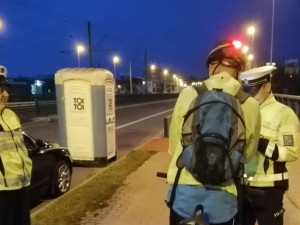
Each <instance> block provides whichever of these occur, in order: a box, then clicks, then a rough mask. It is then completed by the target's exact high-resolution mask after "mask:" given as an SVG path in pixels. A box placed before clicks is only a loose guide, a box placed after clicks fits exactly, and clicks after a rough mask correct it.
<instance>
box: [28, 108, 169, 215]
mask: <svg viewBox="0 0 300 225" xmlns="http://www.w3.org/2000/svg"><path fill="white" fill-rule="evenodd" d="M173 105H174V103H173V104H172V103H171V109H167V110H166V107H168V105H165V103H164V106H161V105H159V104H152V105H151V106H149V105H147V107H146V106H143V107H141V106H135V107H129V108H127V110H125V109H124V108H123V109H122V112H121V115H119V118H120V119H121V120H119V121H124V123H122V124H121V125H120V126H117V127H116V139H117V154H118V158H121V157H122V156H123V155H125V154H126V153H128V152H129V151H131V150H133V149H136V148H138V146H139V145H141V144H143V143H145V142H146V141H147V140H149V139H151V138H153V137H156V136H161V135H162V134H163V118H164V117H165V116H167V115H169V114H170V113H171V112H172V107H173ZM145 107H146V108H145ZM161 109H164V111H163V112H161V111H160V110H161ZM117 111H119V110H117ZM120 111H121V109H120ZM132 113H135V114H134V115H135V116H134V117H132ZM149 113H152V114H149ZM137 115H138V116H137ZM124 117H128V118H127V119H124ZM133 119H134V120H133ZM23 127H24V130H25V131H26V132H27V133H29V134H31V135H32V136H34V137H36V138H40V139H42V140H48V141H52V142H59V141H58V139H59V136H58V124H57V122H38V123H31V124H25V126H23ZM103 169H104V168H99V167H78V166H74V167H73V176H72V183H71V189H72V188H73V187H75V186H77V185H79V184H80V183H82V182H83V181H85V180H86V179H88V178H89V177H91V176H93V175H94V174H95V173H97V172H99V171H101V170H103ZM47 203H48V202H43V203H42V204H40V205H37V206H36V207H35V208H33V209H32V210H31V212H33V211H35V210H37V209H39V208H41V207H43V206H44V205H45V204H47Z"/></svg>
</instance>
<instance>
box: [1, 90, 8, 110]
mask: <svg viewBox="0 0 300 225" xmlns="http://www.w3.org/2000/svg"><path fill="white" fill-rule="evenodd" d="M8 97H9V94H8V92H7V89H6V87H0V105H4V106H6V105H7V102H8Z"/></svg>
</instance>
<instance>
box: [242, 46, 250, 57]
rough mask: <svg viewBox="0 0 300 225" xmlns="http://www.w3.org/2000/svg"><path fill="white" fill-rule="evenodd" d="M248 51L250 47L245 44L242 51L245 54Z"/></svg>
mask: <svg viewBox="0 0 300 225" xmlns="http://www.w3.org/2000/svg"><path fill="white" fill-rule="evenodd" d="M248 51H249V47H248V46H246V45H245V46H244V47H243V48H242V52H243V53H244V54H245V55H247V53H248Z"/></svg>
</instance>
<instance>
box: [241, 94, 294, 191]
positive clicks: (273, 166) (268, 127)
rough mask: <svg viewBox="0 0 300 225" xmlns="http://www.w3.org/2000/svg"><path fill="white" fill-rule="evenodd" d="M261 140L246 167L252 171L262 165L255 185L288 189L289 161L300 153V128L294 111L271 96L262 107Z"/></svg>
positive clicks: (252, 183) (256, 175) (254, 180)
mask: <svg viewBox="0 0 300 225" xmlns="http://www.w3.org/2000/svg"><path fill="white" fill-rule="evenodd" d="M260 112H261V139H260V140H259V144H258V151H257V152H256V155H255V157H254V158H253V159H252V160H251V161H250V162H249V163H248V164H246V165H245V172H246V173H247V172H249V170H251V168H252V166H253V165H254V164H258V167H257V171H256V173H255V176H254V178H253V180H252V181H251V182H250V185H251V186H255V187H273V186H277V187H283V188H285V189H286V188H288V170H287V165H286V164H287V162H292V161H295V160H296V159H297V158H298V151H299V150H300V125H299V119H298V117H297V115H296V114H295V113H294V111H293V110H292V109H291V108H289V107H288V106H286V105H284V104H281V103H280V102H278V101H277V100H276V99H275V97H274V96H273V94H271V95H270V96H269V97H268V98H267V99H266V100H265V101H264V102H263V103H262V104H261V105H260Z"/></svg>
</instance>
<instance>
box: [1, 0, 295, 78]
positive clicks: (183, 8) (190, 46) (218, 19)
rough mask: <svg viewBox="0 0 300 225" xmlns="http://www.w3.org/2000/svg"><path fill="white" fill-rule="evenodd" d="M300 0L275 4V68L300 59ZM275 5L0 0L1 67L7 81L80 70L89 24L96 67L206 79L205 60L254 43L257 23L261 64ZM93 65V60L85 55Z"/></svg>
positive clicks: (242, 0) (207, 0) (258, 0)
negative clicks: (237, 43) (227, 43)
mask: <svg viewBox="0 0 300 225" xmlns="http://www.w3.org/2000/svg"><path fill="white" fill-rule="evenodd" d="M299 9H300V1H299V0H276V10H275V29H274V53H273V58H274V60H275V61H276V62H277V63H282V62H284V60H285V59H290V58H299V56H300V13H299ZM271 15H272V0H186V1H182V0H85V1H83V0H51V1H49V0H1V7H0V18H1V19H2V20H3V22H4V29H3V30H1V31H0V64H1V65H4V66H6V67H7V68H8V76H9V77H17V76H21V75H22V76H35V75H39V74H54V73H55V72H56V71H57V70H59V69H61V68H65V67H77V66H78V60H77V53H76V50H75V45H76V43H79V42H80V43H83V44H84V45H85V46H88V38H87V22H88V21H90V22H91V26H92V44H93V48H94V52H93V56H94V65H95V66H101V67H104V68H107V69H109V70H111V71H113V65H112V60H111V58H112V56H113V55H114V54H115V53H117V54H118V55H119V56H120V57H121V64H120V65H118V66H117V73H118V74H124V73H127V72H128V70H129V69H128V65H129V62H132V65H133V72H134V75H135V76H140V75H141V73H142V70H143V64H144V59H143V57H144V52H145V50H146V51H147V56H148V61H149V62H154V63H156V64H157V65H158V66H161V67H166V68H170V69H173V70H175V71H177V72H178V73H180V74H182V75H185V76H190V75H194V76H198V77H199V78H200V77H205V76H206V73H207V69H206V66H205V60H206V56H207V54H208V52H209V51H210V49H211V48H212V47H213V45H214V44H215V43H216V42H218V41H220V40H222V39H225V38H237V39H240V40H242V41H243V42H244V43H246V42H250V38H249V37H248V36H247V34H246V29H247V26H248V25H250V24H255V26H256V28H257V32H256V34H255V39H254V54H255V55H256V58H257V61H261V62H267V61H269V58H270V39H271ZM80 59H81V65H82V66H86V67H87V66H89V61H88V59H89V57H88V54H87V53H84V54H82V55H81V57H80Z"/></svg>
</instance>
